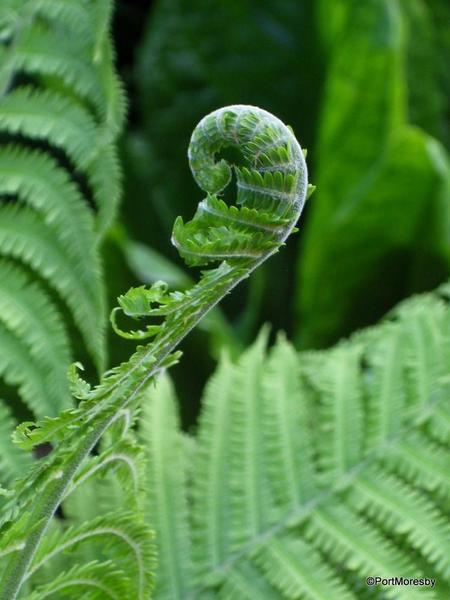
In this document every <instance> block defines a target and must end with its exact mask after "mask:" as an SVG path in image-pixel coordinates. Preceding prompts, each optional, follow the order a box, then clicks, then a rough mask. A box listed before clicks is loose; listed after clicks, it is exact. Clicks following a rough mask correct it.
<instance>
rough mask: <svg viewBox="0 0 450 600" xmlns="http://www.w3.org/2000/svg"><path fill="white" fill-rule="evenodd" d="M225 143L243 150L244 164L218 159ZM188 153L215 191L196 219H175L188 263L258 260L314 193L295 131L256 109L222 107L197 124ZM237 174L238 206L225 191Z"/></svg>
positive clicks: (206, 186)
mask: <svg viewBox="0 0 450 600" xmlns="http://www.w3.org/2000/svg"><path fill="white" fill-rule="evenodd" d="M226 148H236V149H238V151H239V152H240V156H241V161H240V163H241V164H239V165H233V166H230V164H229V163H228V162H227V161H226V160H225V159H223V158H222V159H221V160H219V161H216V159H215V156H216V154H218V153H220V151H221V150H223V149H226ZM188 157H189V163H190V167H191V171H192V174H193V176H194V178H195V180H196V182H197V183H198V185H199V186H200V187H201V188H202V189H203V190H204V191H206V192H207V193H208V195H207V197H206V198H205V199H204V200H202V201H201V202H200V204H199V206H198V209H197V212H196V214H195V216H194V218H193V219H192V220H191V221H189V222H188V223H186V224H184V223H183V221H182V219H181V217H179V218H178V219H177V220H176V222H175V226H174V232H173V237H172V241H173V243H174V244H175V246H176V247H177V248H178V250H179V252H180V254H181V256H183V258H184V259H185V260H186V262H187V263H188V264H189V265H204V264H207V263H209V262H211V261H216V260H223V259H226V260H228V261H229V262H235V261H236V259H250V260H254V259H260V258H261V257H264V256H266V255H267V254H268V253H270V252H271V251H273V250H274V249H276V248H278V247H279V245H280V244H281V243H282V242H283V241H284V240H285V239H286V238H287V236H288V235H289V233H290V232H291V231H292V229H293V228H294V225H295V223H296V222H297V220H298V218H299V216H300V213H301V210H302V208H303V205H304V203H305V200H306V195H307V190H308V182H307V180H308V175H307V168H306V163H305V158H304V154H303V151H302V149H301V147H300V145H299V143H298V141H297V140H296V138H295V136H294V134H293V132H292V130H291V129H290V128H289V127H287V126H286V125H285V124H284V123H282V122H281V121H280V120H279V119H277V118H276V117H274V116H273V115H271V114H270V113H268V112H267V111H265V110H262V109H260V108H257V107H253V106H245V105H235V106H228V107H225V108H220V109H219V110H216V111H214V112H212V113H211V114H209V115H207V116H206V117H204V118H203V119H202V120H201V121H200V123H199V124H198V125H197V127H196V128H195V130H194V132H193V134H192V137H191V142H190V145H189V151H188ZM233 173H234V174H235V176H236V183H237V199H236V204H237V206H229V205H228V204H226V202H224V200H223V199H221V198H220V196H219V194H220V192H222V191H223V190H224V189H225V188H226V187H227V186H228V184H229V183H230V181H231V179H232V174H233Z"/></svg>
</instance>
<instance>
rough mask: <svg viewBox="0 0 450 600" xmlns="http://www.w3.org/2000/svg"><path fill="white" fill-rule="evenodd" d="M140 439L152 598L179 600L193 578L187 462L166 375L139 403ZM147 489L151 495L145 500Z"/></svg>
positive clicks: (184, 596) (170, 385)
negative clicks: (152, 546)
mask: <svg viewBox="0 0 450 600" xmlns="http://www.w3.org/2000/svg"><path fill="white" fill-rule="evenodd" d="M139 434H140V438H141V440H142V443H144V444H145V448H146V454H147V456H146V458H147V476H146V490H147V494H146V499H145V503H146V519H147V522H148V523H149V524H150V525H151V527H152V528H154V529H155V533H156V545H157V550H158V578H157V582H156V590H155V594H156V597H157V598H166V599H167V600H169V599H170V600H176V599H179V600H182V599H184V598H186V595H187V594H188V593H189V589H190V588H191V587H192V576H193V574H192V568H191V564H190V560H189V557H190V556H191V552H192V550H191V544H190V539H189V533H190V532H189V525H188V508H187V497H186V457H185V453H184V444H183V439H182V437H181V434H180V432H179V423H178V416H177V414H176V407H175V397H174V391H173V388H172V384H171V382H170V380H169V378H168V376H167V375H162V376H161V377H160V378H159V379H158V380H157V382H156V384H155V387H151V388H149V389H148V390H147V392H146V393H145V395H144V397H143V409H142V416H141V425H140V431H139ZM169 464H170V465H172V466H171V468H170V469H168V468H167V465H169ZM150 489H151V490H152V493H151V494H148V490H150Z"/></svg>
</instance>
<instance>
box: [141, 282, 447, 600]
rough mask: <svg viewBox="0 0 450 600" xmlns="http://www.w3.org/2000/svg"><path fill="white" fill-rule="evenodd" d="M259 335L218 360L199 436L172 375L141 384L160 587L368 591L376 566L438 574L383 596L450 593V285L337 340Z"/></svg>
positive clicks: (166, 593) (235, 595)
mask: <svg viewBox="0 0 450 600" xmlns="http://www.w3.org/2000/svg"><path fill="white" fill-rule="evenodd" d="M266 345H267V331H266V330H264V331H263V332H262V333H261V335H260V336H259V338H258V339H257V341H256V342H255V343H254V345H253V346H252V347H250V348H249V349H248V350H247V351H246V352H245V353H244V354H243V355H242V356H241V358H240V359H239V360H238V361H237V362H236V363H233V362H232V361H231V360H230V359H229V358H228V357H227V356H224V357H223V358H222V360H221V361H220V364H219V366H218V368H217V370H216V372H215V373H214V374H213V376H212V378H211V379H210V381H209V382H208V383H207V385H206V388H205V391H204V394H203V399H202V412H201V415H200V420H199V425H198V431H197V433H196V435H195V436H192V437H191V436H189V438H186V436H185V434H183V433H182V432H181V431H180V428H179V425H178V420H177V408H176V404H175V394H174V390H173V387H172V385H171V383H170V381H169V380H168V378H167V376H164V377H163V378H161V379H160V380H158V382H157V385H156V387H155V388H149V390H148V391H147V392H146V398H145V402H144V405H143V411H142V416H141V427H140V433H141V440H142V443H143V444H144V445H145V447H146V453H147V461H148V462H147V470H148V476H149V481H150V482H151V488H150V491H149V497H148V500H147V519H148V521H149V523H151V525H152V527H154V528H155V531H156V541H157V545H158V554H159V557H160V570H159V577H158V579H157V587H156V598H158V599H161V600H162V599H169V598H170V599H171V600H174V599H176V598H179V599H180V600H181V599H183V600H187V599H190V598H203V597H205V598H209V597H210V598H227V599H230V600H241V599H243V598H248V600H255V599H256V598H264V599H265V598H267V599H269V598H274V599H275V598H276V599H279V600H281V599H284V598H286V599H295V598H302V599H312V600H329V599H330V598H333V599H343V600H344V599H345V600H351V599H354V600H356V599H358V600H359V599H360V598H372V597H374V596H373V592H372V591H371V589H370V588H368V587H367V585H366V583H365V578H366V577H367V576H369V575H373V576H380V577H385V578H389V577H394V576H399V577H400V576H403V577H405V578H406V577H408V578H409V577H411V578H421V577H431V578H434V579H436V584H435V587H434V588H432V587H430V586H429V587H423V588H420V587H412V586H405V587H393V586H391V587H384V588H383V590H377V592H379V594H382V597H383V598H395V599H396V600H397V599H405V600H411V599H413V598H418V599H419V598H420V599H422V598H429V599H441V600H443V599H444V598H448V595H449V590H450V561H449V556H450V546H449V540H450V530H449V526H448V519H447V517H446V515H447V514H448V509H449V493H448V492H449V489H450V469H449V467H450V464H449V460H448V457H449V454H448V446H449V443H450V411H449V407H448V396H449V385H450V379H449V364H450V350H449V348H450V295H449V294H448V292H446V291H445V289H441V290H438V291H437V292H435V293H430V294H427V295H423V296H418V297H416V298H413V299H411V300H408V301H407V302H405V303H404V304H403V305H401V306H400V307H399V308H398V309H396V310H395V311H394V312H393V314H392V315H390V317H388V318H387V319H386V320H385V321H384V322H382V323H381V324H379V325H377V326H375V327H373V328H372V329H369V330H367V331H363V332H361V333H358V334H356V335H355V336H353V337H352V338H351V339H350V340H346V341H343V342H342V343H340V344H339V345H338V346H336V347H334V348H331V349H330V350H326V351H319V352H311V353H308V352H302V353H297V352H296V351H295V350H294V348H293V347H292V346H291V345H290V344H289V343H288V342H287V341H286V339H285V338H284V337H283V336H280V337H279V338H278V341H277V343H276V344H275V346H274V347H273V348H272V349H271V350H270V352H269V353H268V354H267V352H266ZM377 597H378V596H377ZM380 597H381V596H380Z"/></svg>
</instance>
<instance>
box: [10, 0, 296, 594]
mask: <svg viewBox="0 0 450 600" xmlns="http://www.w3.org/2000/svg"><path fill="white" fill-rule="evenodd" d="M39 5H40V4H39ZM20 94H21V95H20V97H19V96H18V101H19V100H20V102H18V104H19V105H20V103H21V102H28V100H29V99H30V98H33V99H34V100H36V108H37V113H36V119H37V120H39V119H40V114H41V112H42V111H43V105H42V102H41V101H42V97H39V95H35V94H34V93H33V94H31V95H30V93H29V92H28V91H22V92H21V93H20ZM47 100H48V101H49V102H56V103H57V101H56V99H55V98H54V96H53V91H52V93H51V96H48V97H47ZM54 106H55V109H56V104H55V105H54ZM59 116H61V115H58V112H57V111H56V110H55V119H56V120H57V119H58V118H59ZM70 118H72V119H73V122H74V123H75V122H78V120H80V122H81V120H83V119H84V121H86V116H85V115H83V116H82V115H81V113H80V112H79V110H77V111H73V112H72V113H71V115H70ZM86 122H87V121H86ZM17 123H19V124H23V127H24V131H25V132H34V131H35V127H36V126H35V122H34V121H33V119H31V120H30V119H29V118H28V115H27V116H26V117H25V116H24V119H23V120H22V118H19V119H18V120H14V124H15V125H14V126H16V124H17ZM58 131H59V130H58V129H56V128H55V127H54V123H52V122H50V125H49V129H48V132H47V133H48V135H49V137H50V139H51V140H52V141H53V143H54V144H58V143H60V142H61V143H62V144H63V145H66V144H67V154H68V156H69V157H70V158H71V159H72V160H73V161H78V160H81V161H82V165H83V166H84V167H85V168H86V169H88V170H89V168H90V167H89V165H90V164H91V163H90V162H89V161H90V160H91V158H90V157H91V156H92V153H94V155H95V156H97V155H96V154H95V153H96V149H95V147H94V149H92V148H89V149H88V148H85V151H86V152H87V153H88V154H87V155H84V151H83V150H82V148H83V143H84V141H83V140H79V141H77V136H74V137H73V138H71V139H70V141H69V140H68V139H66V138H65V136H64V134H61V136H59V134H58ZM36 135H38V134H36ZM93 136H94V137H93V140H94V141H95V134H93ZM230 146H231V147H234V148H236V149H237V150H238V151H239V152H240V164H239V165H238V166H235V167H231V166H230V165H228V164H227V163H226V162H225V160H223V159H222V160H219V162H216V154H217V153H219V152H221V150H222V149H224V148H227V147H230ZM97 158H98V157H97ZM189 160H190V165H191V169H192V172H193V175H194V177H195V179H196V181H197V182H198V183H199V185H200V187H202V188H203V189H204V190H205V191H206V192H207V193H208V196H207V198H206V199H205V200H203V201H202V202H201V203H200V204H199V207H198V209H197V212H196V214H195V215H194V218H193V219H192V220H191V221H189V222H187V223H184V222H183V221H182V220H181V219H178V220H177V221H176V223H175V225H174V231H173V237H172V240H173V243H174V244H175V246H176V247H177V248H178V249H179V251H180V254H181V255H182V256H183V257H184V258H185V260H186V262H187V263H188V264H191V265H199V266H203V265H207V264H209V263H213V262H219V265H218V266H216V267H214V268H211V269H209V270H207V271H204V272H202V275H201V278H200V280H199V282H198V283H197V284H196V285H195V286H193V287H192V288H191V289H189V290H187V291H185V292H183V293H181V292H172V293H168V292H167V286H166V285H165V284H164V283H162V282H157V283H156V284H154V285H153V286H152V287H151V288H150V289H148V288H145V287H142V288H137V289H132V290H130V291H129V292H128V293H127V294H125V295H124V296H121V297H120V298H119V306H118V308H117V309H115V310H114V311H113V313H112V315H111V321H112V323H113V326H114V329H115V330H116V332H117V333H119V334H120V335H122V336H124V337H126V338H129V339H136V340H145V339H147V338H152V341H151V342H149V343H147V344H146V345H142V346H139V347H138V348H137V350H136V352H135V354H134V355H133V356H132V357H131V358H130V360H129V361H128V362H126V363H123V364H121V365H120V366H118V367H116V368H114V369H111V370H110V371H107V372H106V373H105V374H104V375H103V377H102V379H101V382H100V384H99V385H98V386H96V387H94V388H92V387H91V386H90V385H89V384H88V383H87V382H85V381H83V379H82V378H81V377H80V376H79V375H78V373H77V372H76V367H73V368H72V369H71V372H70V379H71V384H72V391H73V393H74V395H75V396H76V397H78V398H79V399H80V403H79V405H78V407H77V408H72V409H71V408H69V409H67V410H66V411H64V412H62V413H61V414H60V415H59V416H58V417H55V418H45V419H43V420H42V421H41V422H38V423H36V424H34V423H24V424H22V425H21V426H20V427H19V428H18V430H17V432H16V434H15V441H16V442H17V443H18V444H19V445H21V446H22V447H24V448H25V449H30V447H33V446H34V445H35V444H41V443H44V442H52V443H53V444H54V450H53V451H52V453H51V454H50V455H49V456H48V457H47V458H46V459H45V460H44V461H42V462H41V463H40V464H38V465H36V467H35V468H34V470H33V471H32V472H31V473H30V474H29V475H28V477H26V478H24V479H23V480H21V481H18V482H17V484H16V486H15V488H14V490H13V491H12V492H11V498H9V499H8V501H7V502H6V505H5V507H4V511H3V520H4V523H5V524H4V528H3V532H4V540H5V542H4V543H3V546H2V545H1V544H0V552H1V551H2V548H3V552H8V553H9V554H11V558H10V560H9V563H8V564H7V565H6V568H5V572H4V576H3V580H2V583H1V585H0V598H2V599H5V600H6V599H8V600H12V599H14V598H17V597H18V595H19V593H21V591H22V592H23V586H24V582H26V581H27V580H28V579H29V577H30V573H33V572H34V571H33V569H35V568H36V561H39V560H40V559H39V552H45V547H46V541H45V540H44V542H43V543H42V545H41V542H42V539H43V537H44V535H45V533H46V531H47V529H48V527H49V525H50V523H51V521H52V516H53V515H54V513H55V511H56V509H57V507H58V506H59V505H60V504H61V503H62V502H64V501H65V500H66V499H67V500H70V498H69V497H68V496H70V494H71V492H72V491H73V490H74V487H77V485H78V484H79V483H80V484H81V485H83V481H84V480H85V479H87V478H89V476H90V475H93V474H95V473H98V474H99V473H100V472H101V471H102V470H103V469H104V470H105V471H108V469H109V466H110V465H114V468H115V467H116V466H117V468H119V465H120V466H122V467H124V469H125V470H126V469H129V470H130V474H133V470H134V462H133V460H132V458H133V457H132V454H133V453H132V452H131V453H130V448H129V446H127V445H126V444H125V446H124V445H123V444H122V445H120V444H119V445H118V446H116V444H118V442H117V439H118V438H120V435H121V434H120V435H119V433H118V432H117V429H119V432H120V431H121V428H122V429H123V430H124V432H125V435H126V429H127V422H129V421H130V420H132V419H133V414H134V412H135V410H136V408H137V407H138V406H139V405H140V402H141V398H142V394H143V392H144V391H145V389H146V387H147V386H148V384H149V382H151V381H152V380H153V379H154V378H155V376H156V375H158V374H159V373H160V372H161V371H162V370H164V369H165V368H166V367H168V366H170V365H172V364H173V363H174V362H176V361H177V360H178V358H179V355H180V353H179V352H176V351H175V349H176V347H177V346H178V345H179V343H180V342H181V341H182V339H183V338H184V337H185V336H186V335H187V334H188V333H189V331H190V330H191V329H192V328H193V327H195V325H196V324H197V323H198V322H199V320H200V319H201V318H202V317H203V315H205V314H206V313H207V312H208V311H209V310H210V309H211V308H213V307H214V306H215V305H216V304H217V303H218V302H219V301H220V300H221V299H222V297H223V296H224V295H225V294H227V293H228V292H230V291H231V290H232V289H233V288H234V287H235V286H236V285H237V284H238V283H239V282H240V281H242V280H243V279H245V278H246V277H248V276H249V274H250V273H251V272H252V271H253V270H254V269H255V268H256V267H257V266H258V265H259V264H261V263H262V262H263V261H264V260H265V259H266V258H268V257H269V256H270V255H272V254H273V253H275V252H276V251H277V250H278V249H279V248H280V247H281V246H282V245H283V244H284V242H285V240H286V239H287V237H288V235H289V234H290V233H291V231H292V230H293V229H294V227H295V224H296V222H297V219H298V217H299V215H300V213H301V210H302V208H303V205H304V202H305V199H306V196H307V191H308V183H307V170H306V164H305V160H304V155H303V152H302V150H301V148H300V145H299V144H298V142H297V140H296V138H295V136H294V135H293V133H292V131H291V130H290V129H289V128H288V127H287V126H286V125H284V124H283V123H282V122H281V121H279V120H278V119H277V118H276V117H274V116H273V115H271V114H270V113H267V112H266V111H264V110H261V109H259V108H256V107H251V106H241V105H239V106H230V107H226V108H222V109H220V110H217V111H215V112H214V113H212V114H210V115H208V116H207V117H205V118H204V119H203V120H202V121H201V122H200V123H199V125H198V126H197V127H196V129H195V130H194V133H193V135H192V139H191V143H190V146H189ZM83 161H87V162H83ZM232 169H234V172H235V174H236V178H237V187H238V194H237V206H234V207H230V206H228V205H226V204H225V203H224V201H223V200H222V199H221V198H220V197H219V196H218V194H220V192H221V190H223V188H224V187H225V186H226V185H227V184H228V182H229V180H230V177H231V173H232ZM154 317H156V319H154ZM126 319H131V320H133V319H134V320H139V321H141V322H142V321H143V322H144V325H143V327H142V326H141V328H139V329H137V330H130V331H127V330H126V329H125V328H124V325H123V321H124V320H126ZM155 321H156V322H155ZM248 387H249V384H248ZM167 426H170V423H168V424H167ZM114 430H115V433H112V431H114ZM104 434H106V435H104ZM102 438H103V441H102V442H101V443H100V448H101V454H100V456H99V457H98V458H90V455H91V451H92V450H93V449H94V448H98V447H99V441H100V440H101V439H102ZM156 443H157V442H156ZM178 443H181V444H183V440H182V439H181V440H178V439H177V440H175V444H178ZM86 461H87V462H86ZM138 462H139V461H138ZM155 482H156V478H155ZM181 485H182V482H179V486H181ZM254 491H256V488H254ZM159 492H160V493H161V494H164V489H163V488H160V489H159ZM155 506H156V507H159V508H160V509H161V514H163V509H162V507H161V496H160V497H159V498H156V504H155ZM181 508H182V505H181ZM236 509H237V507H236ZM142 512H143V510H142V508H139V507H138V508H137V510H136V519H137V520H138V521H139V520H140V518H141V516H142ZM83 527H84V525H81V528H83ZM85 527H86V530H87V531H90V532H92V531H95V530H96V528H97V527H100V528H102V527H105V528H108V523H107V519H106V517H103V516H102V517H99V520H98V521H96V520H94V521H92V522H91V523H88V524H87V525H86V526H85ZM133 527H134V525H133ZM170 527H171V525H170V524H168V535H172V534H171V532H170ZM74 531H75V533H74ZM74 531H72V533H68V532H62V533H57V535H61V536H62V537H61V541H60V542H57V543H58V544H60V545H61V546H64V541H63V540H64V539H65V538H64V536H65V535H67V536H69V537H70V536H75V538H77V535H78V534H77V533H76V531H77V530H74ZM80 531H81V530H80ZM135 532H136V535H135V538H136V541H135V542H134V543H135V545H137V546H140V545H145V544H146V543H150V541H149V537H148V529H147V528H146V527H145V526H144V525H143V523H141V524H140V528H139V526H138V525H137V526H136V529H135ZM139 532H141V533H142V536H143V538H145V539H146V540H147V542H145V540H144V539H143V540H142V542H141V541H139V540H138V537H139ZM80 535H81V533H80ZM180 539H181V538H180ZM12 540H15V542H14V543H13V542H12ZM17 540H20V552H18V550H19V547H18V545H17V544H18V543H17ZM50 543H51V542H50ZM171 543H172V546H175V545H177V538H176V537H174V538H173V540H172V542H171ZM39 548H43V549H44V550H39ZM149 548H150V547H149ZM36 553H38V554H36ZM49 553H50V554H51V555H52V556H53V552H52V551H51V550H50V551H49ZM147 554H148V556H150V555H151V550H148V551H147ZM143 556H144V554H143ZM103 558H104V559H105V560H110V559H112V560H114V558H115V556H114V553H112V554H110V553H109V551H108V552H107V553H106V555H105V556H104V557H103ZM131 560H135V559H133V558H131ZM146 560H147V559H146ZM162 560H163V563H164V564H166V565H169V564H170V563H169V561H168V557H167V556H165V557H163V558H162ZM116 562H117V561H116ZM119 562H120V561H119ZM145 567H146V569H145V571H142V572H140V575H139V577H138V581H139V582H140V583H139V584H138V585H137V587H135V588H134V589H132V588H130V590H131V591H129V592H128V596H127V598H130V599H132V598H136V599H137V600H143V599H144V598H146V597H148V590H149V589H150V587H151V585H152V577H151V566H150V567H148V565H147V564H146V565H145ZM86 568H87V567H86ZM120 568H121V570H123V571H124V572H125V573H126V574H128V572H129V568H128V566H127V562H126V561H125V563H124V564H120ZM130 573H131V571H130ZM69 574H70V573H68V577H69ZM185 576H186V578H188V577H189V575H188V573H186V575H185ZM174 577H176V578H177V577H178V575H177V574H176V575H174ZM183 577H184V576H183ZM49 589H52V588H51V587H50V588H49Z"/></svg>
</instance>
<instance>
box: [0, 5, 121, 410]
mask: <svg viewBox="0 0 450 600" xmlns="http://www.w3.org/2000/svg"><path fill="white" fill-rule="evenodd" d="M110 15H111V3H110V2H109V1H104V0H98V1H96V2H88V1H85V0H81V1H77V2H73V1H71V0H67V1H65V2H63V3H61V2H57V1H56V0H36V1H28V2H26V1H24V0H6V2H2V6H1V8H0V32H1V35H0V133H1V137H2V148H1V149H0V200H1V202H0V223H1V225H0V254H1V255H2V261H1V263H0V272H1V277H0V304H1V311H0V312H1V314H2V317H1V321H2V322H1V324H0V356H1V360H0V362H1V366H0V372H1V375H2V377H3V378H4V380H5V382H6V383H8V384H9V385H13V386H17V388H18V392H19V394H20V396H21V398H22V399H23V401H24V402H26V403H27V405H28V407H29V408H30V409H31V411H32V412H33V413H34V414H35V415H36V416H38V417H43V416H45V415H49V416H55V415H57V414H58V413H59V411H60V410H61V409H63V408H68V407H69V406H71V399H70V393H69V387H68V383H67V377H66V370H67V367H68V365H69V364H70V362H71V360H73V359H72V356H73V354H72V348H71V346H72V342H73V340H71V339H70V335H69V331H70V330H72V329H73V323H74V324H75V325H76V327H77V329H78V331H79V333H81V336H82V339H83V343H84V346H85V348H87V350H88V351H89V353H90V356H91V358H92V361H93V363H94V364H95V366H96V367H97V369H98V370H99V371H101V370H103V369H104V368H105V356H106V349H105V341H104V328H105V320H106V319H105V317H106V311H105V299H104V296H105V292H104V283H103V276H102V269H101V263H100V258H99V244H100V242H101V239H102V237H103V235H104V233H105V231H106V229H107V228H108V226H109V224H110V223H111V221H112V220H113V219H114V216H115V207H116V204H117V201H118V194H119V170H118V168H117V164H116V159H115V140H116V137H117V133H118V132H119V130H120V127H121V125H122V121H123V104H124V101H123V96H122V92H121V89H120V86H119V84H118V81H117V78H116V75H115V72H114V67H113V64H112V56H111V54H112V51H111V43H110V40H109V20H110ZM94 204H95V209H94ZM77 335H78V334H77ZM75 346H76V351H77V352H80V351H82V348H83V346H82V344H80V343H77V344H76V345H75Z"/></svg>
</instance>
